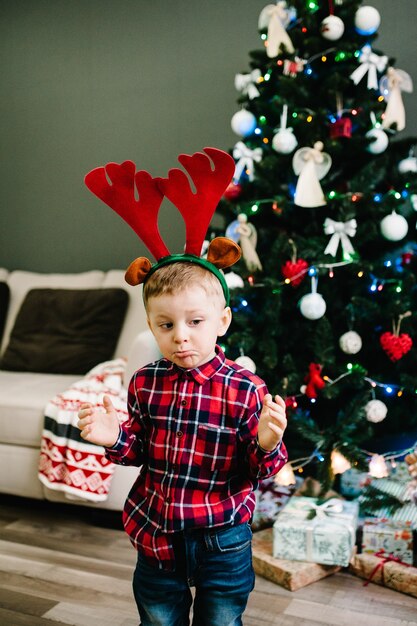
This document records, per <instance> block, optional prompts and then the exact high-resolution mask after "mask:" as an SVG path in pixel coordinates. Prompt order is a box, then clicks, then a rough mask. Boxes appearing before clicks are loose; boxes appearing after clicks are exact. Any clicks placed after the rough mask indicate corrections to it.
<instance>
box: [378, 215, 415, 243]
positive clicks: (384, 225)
mask: <svg viewBox="0 0 417 626" xmlns="http://www.w3.org/2000/svg"><path fill="white" fill-rule="evenodd" d="M380 228H381V233H382V235H383V236H384V237H385V239H388V241H401V239H404V237H405V236H406V234H407V233H408V222H407V220H406V219H405V217H403V216H402V215H398V213H396V212H395V211H393V212H392V213H391V214H390V215H387V216H386V217H384V219H383V220H382V221H381V224H380Z"/></svg>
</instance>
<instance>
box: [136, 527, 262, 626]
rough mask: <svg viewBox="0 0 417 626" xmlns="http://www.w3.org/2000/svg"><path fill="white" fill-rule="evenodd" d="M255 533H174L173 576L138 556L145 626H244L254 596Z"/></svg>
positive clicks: (139, 595) (238, 530)
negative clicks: (174, 562)
mask: <svg viewBox="0 0 417 626" xmlns="http://www.w3.org/2000/svg"><path fill="white" fill-rule="evenodd" d="M251 540H252V531H251V529H250V526H249V525H248V524H240V525H238V526H231V527H229V528H222V529H215V528H212V529H195V530H189V531H184V532H182V533H175V544H174V546H175V556H176V569H175V571H174V572H167V571H163V570H159V569H157V568H155V567H151V566H149V565H148V564H147V563H146V561H145V560H144V558H143V557H142V556H141V555H140V554H139V555H138V562H137V566H136V570H135V573H134V577H133V592H134V595H135V600H136V604H137V605H138V610H139V615H140V618H141V626H188V625H189V623H190V608H191V605H192V603H193V601H192V595H191V591H190V587H195V598H194V605H193V626H239V625H241V624H242V613H243V611H244V610H245V608H246V604H247V601H248V597H249V593H250V592H251V591H252V589H253V587H254V582H255V576H254V572H253V567H252V542H251Z"/></svg>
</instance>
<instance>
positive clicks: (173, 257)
mask: <svg viewBox="0 0 417 626" xmlns="http://www.w3.org/2000/svg"><path fill="white" fill-rule="evenodd" d="M181 261H188V262H190V263H195V264H196V265H200V266H201V267H204V268H205V269H206V270H208V271H209V272H211V273H212V274H214V275H215V277H216V278H217V279H218V280H219V282H220V284H221V286H222V289H223V294H224V299H225V300H226V306H229V303H230V292H229V287H228V286H227V283H226V280H225V277H224V274H223V272H221V271H220V270H219V269H217V267H216V266H215V265H213V263H210V261H207V259H203V258H201V257H199V256H196V255H194V254H170V255H169V256H165V257H163V258H162V259H159V261H158V262H157V263H155V265H152V267H151V269H150V270H149V272H148V273H147V275H146V278H145V280H144V281H143V282H144V283H146V282H147V280H148V278H149V276H152V274H153V273H154V272H156V270H158V269H159V268H160V267H164V265H170V264H171V263H178V262H181Z"/></svg>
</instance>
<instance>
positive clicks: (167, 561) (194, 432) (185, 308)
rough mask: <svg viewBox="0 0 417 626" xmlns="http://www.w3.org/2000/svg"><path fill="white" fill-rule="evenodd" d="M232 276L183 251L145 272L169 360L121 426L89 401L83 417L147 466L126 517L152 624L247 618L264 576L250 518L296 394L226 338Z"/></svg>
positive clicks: (135, 386)
mask: <svg viewBox="0 0 417 626" xmlns="http://www.w3.org/2000/svg"><path fill="white" fill-rule="evenodd" d="M225 289H227V287H226V285H225V281H224V278H223V276H222V275H221V276H220V277H219V275H218V273H214V272H212V271H210V270H209V269H207V268H206V267H203V266H201V265H199V264H197V263H193V262H189V261H184V262H182V261H176V262H172V263H169V264H167V265H165V266H162V267H159V268H158V269H157V270H156V271H155V272H153V273H152V274H151V275H150V276H149V278H148V279H147V280H146V281H145V284H144V289H143V298H144V303H145V308H146V311H147V316H148V324H149V327H150V329H151V331H152V333H153V335H154V336H155V339H156V341H157V343H158V346H159V349H160V351H161V354H162V356H163V358H162V359H161V360H159V361H157V362H155V363H151V364H150V365H147V366H145V367H143V368H142V369H140V370H138V371H137V372H136V373H135V374H134V376H133V378H132V380H131V383H130V386H129V394H128V409H129V416H130V419H129V420H128V422H127V423H124V424H123V425H122V426H119V421H118V418H117V414H116V411H115V409H114V408H113V406H112V403H111V401H110V399H109V398H108V397H104V401H103V404H104V409H105V412H103V411H100V410H98V409H96V408H93V407H92V406H91V405H88V404H85V405H83V406H82V407H81V410H80V411H79V422H78V426H79V428H80V429H81V436H82V437H83V438H84V439H86V440H87V441H90V442H93V443H96V444H99V445H103V446H105V447H106V455H107V457H108V458H109V459H110V460H111V461H113V462H114V463H119V464H122V465H138V466H141V470H140V473H139V476H138V478H137V480H136V482H135V484H134V486H133V488H132V490H131V492H130V494H129V496H128V498H127V501H126V505H125V509H124V516H123V519H124V525H125V529H126V531H127V533H128V534H129V536H130V539H131V541H132V543H133V545H134V546H135V547H136V549H137V551H138V562H137V567H136V571H135V574H134V580H133V589H134V595H135V599H136V603H137V606H138V610H139V614H140V618H141V624H142V626H150V625H151V624H153V625H155V624H157V625H159V626H176V625H178V626H180V625H181V626H183V625H184V626H185V625H188V624H189V613H190V608H191V605H192V594H191V591H190V587H192V586H195V599H194V606H193V615H194V617H193V624H194V625H195V626H203V625H207V626H229V625H230V626H232V625H238V624H242V617H241V616H242V613H243V611H244V610H245V607H246V603H247V599H248V596H249V593H250V591H251V590H252V589H253V585H254V573H253V568H252V554H251V536H252V535H251V529H250V526H249V524H250V521H251V517H252V514H253V511H254V507H255V496H254V490H255V489H256V486H257V484H258V480H259V479H262V478H265V477H266V476H271V475H273V474H275V473H276V472H278V471H279V469H280V468H281V467H282V466H283V465H284V464H285V462H286V460H287V454H286V449H285V446H284V444H283V442H282V435H283V432H284V430H285V427H286V419H285V403H284V401H283V399H282V398H280V397H279V396H275V399H274V400H273V399H272V397H271V395H270V394H268V392H267V389H266V386H265V383H264V382H263V381H262V380H261V379H260V378H259V377H257V376H255V375H254V374H252V373H251V372H249V371H247V370H244V369H243V368H242V367H240V366H239V365H237V364H236V363H234V362H232V361H229V360H228V359H226V358H225V356H224V353H223V352H222V350H221V349H220V347H219V346H217V345H216V340H217V337H221V336H223V335H224V334H225V333H226V331H227V329H228V327H229V324H230V322H231V310H230V308H229V306H226V304H227V302H226V300H225V295H224V294H225Z"/></svg>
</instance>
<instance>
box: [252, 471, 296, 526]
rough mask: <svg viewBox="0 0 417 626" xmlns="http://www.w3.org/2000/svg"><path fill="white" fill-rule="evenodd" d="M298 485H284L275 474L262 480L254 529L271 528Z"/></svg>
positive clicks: (257, 498)
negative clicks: (278, 482)
mask: <svg viewBox="0 0 417 626" xmlns="http://www.w3.org/2000/svg"><path fill="white" fill-rule="evenodd" d="M295 489H296V485H288V486H282V485H279V484H277V483H276V482H275V476H272V477H271V478H265V479H264V480H261V482H260V484H259V487H258V489H257V491H256V507H255V511H254V514H253V519H252V530H254V531H255V530H261V529H263V528H269V527H270V526H272V525H273V523H274V522H275V520H276V519H277V515H278V513H279V511H280V510H281V509H282V508H283V507H284V505H285V504H286V503H287V501H288V500H289V498H290V497H291V495H292V494H293V493H294V491H295Z"/></svg>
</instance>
